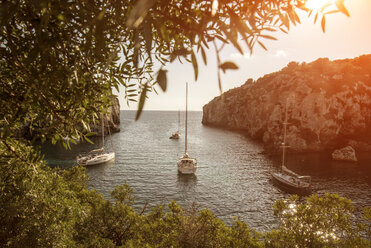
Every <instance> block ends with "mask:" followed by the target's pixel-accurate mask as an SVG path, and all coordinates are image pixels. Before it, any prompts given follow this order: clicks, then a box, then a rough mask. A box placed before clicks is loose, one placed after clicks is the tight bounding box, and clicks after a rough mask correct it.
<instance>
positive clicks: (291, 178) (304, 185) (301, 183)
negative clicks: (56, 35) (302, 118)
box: [271, 103, 312, 195]
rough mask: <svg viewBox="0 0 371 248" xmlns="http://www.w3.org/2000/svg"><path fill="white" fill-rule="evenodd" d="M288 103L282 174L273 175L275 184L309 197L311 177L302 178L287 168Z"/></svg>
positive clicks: (290, 191) (284, 124)
mask: <svg viewBox="0 0 371 248" xmlns="http://www.w3.org/2000/svg"><path fill="white" fill-rule="evenodd" d="M287 125H288V122H287V103H286V109H285V121H284V123H283V126H284V133H283V142H282V165H281V171H280V172H274V173H271V176H272V180H273V183H274V184H276V185H277V186H278V187H280V188H281V189H283V190H285V191H287V192H289V193H294V194H299V195H307V194H310V193H311V185H312V181H311V177H310V176H301V175H298V174H296V173H295V172H293V171H291V170H289V169H288V168H287V167H286V166H285V156H286V148H287V147H288V146H287V145H286V132H287Z"/></svg>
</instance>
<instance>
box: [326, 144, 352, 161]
mask: <svg viewBox="0 0 371 248" xmlns="http://www.w3.org/2000/svg"><path fill="white" fill-rule="evenodd" d="M332 159H333V160H341V161H350V162H357V157H356V151H355V150H354V149H353V147H351V146H347V147H344V148H341V149H338V150H335V151H334V152H333V153H332Z"/></svg>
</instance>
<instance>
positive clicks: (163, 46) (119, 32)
mask: <svg viewBox="0 0 371 248" xmlns="http://www.w3.org/2000/svg"><path fill="white" fill-rule="evenodd" d="M305 2H306V0H294V1H293V0H264V1H262V0H249V1H240V0H219V1H218V0H210V1H207V0H190V1H176V0H171V1H168V0H157V1H156V0H136V1H133V0H129V1H121V0H110V1H105V0H82V1H69V0H58V1H57V0H37V1H36V0H35V1H33V0H32V1H24V0H20V1H19V0H12V1H3V2H2V3H1V5H0V6H1V8H0V11H1V12H0V13H1V14H0V23H1V26H0V44H1V45H0V67H1V72H0V84H1V88H0V96H1V98H0V99H1V100H0V101H1V109H2V110H1V114H0V123H1V124H0V126H1V137H2V138H3V139H4V138H7V137H10V136H12V135H13V134H14V133H15V132H16V131H17V130H18V129H19V128H20V127H21V126H23V125H25V124H27V125H28V126H29V127H30V128H31V131H32V130H33V129H37V132H35V133H34V134H35V135H36V137H37V138H45V137H49V138H53V139H54V140H56V141H60V140H62V137H65V136H71V135H74V136H80V135H82V132H81V128H80V129H78V128H77V127H81V126H83V127H85V128H86V129H89V123H91V122H92V121H93V120H94V119H96V118H97V116H96V114H97V113H99V112H102V111H105V110H106V109H107V107H108V106H109V105H110V104H111V99H112V96H113V93H112V88H116V89H117V90H118V89H119V85H122V86H123V88H124V90H125V98H126V100H127V103H129V102H130V101H137V100H139V111H138V116H139V114H140V111H141V109H142V108H143V104H144V102H145V99H146V93H147V92H148V91H151V90H155V91H156V88H154V85H155V84H158V85H159V86H160V88H161V89H162V90H163V91H165V90H166V85H167V80H166V71H165V70H163V69H162V67H161V66H160V68H158V66H157V67H155V66H154V63H155V62H156V63H157V64H160V65H165V64H166V63H170V62H172V61H174V60H176V59H177V60H181V61H187V62H190V63H192V64H193V68H194V74H195V79H196V80H197V76H198V64H199V61H197V59H196V54H201V55H202V58H203V62H204V63H205V64H206V63H207V56H206V52H205V51H206V50H207V49H210V48H211V46H215V51H216V53H217V58H218V66H219V68H220V70H222V71H224V72H225V71H226V70H229V69H237V68H238V67H237V66H236V65H235V64H233V63H232V62H230V61H222V58H220V56H219V52H220V50H221V49H222V48H223V46H224V45H225V44H232V45H233V46H234V47H235V48H236V49H237V50H238V51H239V52H241V53H243V51H244V49H243V46H246V47H247V48H248V50H250V52H253V48H254V46H255V45H256V44H258V45H260V46H262V47H263V48H265V49H266V47H265V45H264V39H275V38H274V37H273V36H272V35H271V33H273V32H276V31H282V32H287V31H288V30H289V28H290V25H295V24H297V23H300V19H299V17H298V14H297V12H298V11H306V12H308V13H311V11H310V10H309V9H307V8H306V7H305ZM335 3H336V5H334V4H333V6H329V5H325V6H324V7H323V9H321V10H320V11H319V13H316V14H315V15H316V16H315V19H317V15H318V14H319V15H322V16H323V17H322V20H324V17H325V15H326V14H327V13H330V12H331V11H330V10H332V12H334V8H335V12H336V11H342V12H344V13H346V14H348V12H347V11H346V9H345V7H344V5H343V0H337V1H335ZM329 8H332V9H329ZM328 9H329V11H328ZM322 24H323V28H324V21H322ZM155 69H156V71H154V70H155ZM217 73H219V71H218V72H217ZM219 86H220V88H221V82H220V77H219ZM138 94H140V96H138ZM138 98H139V99H138Z"/></svg>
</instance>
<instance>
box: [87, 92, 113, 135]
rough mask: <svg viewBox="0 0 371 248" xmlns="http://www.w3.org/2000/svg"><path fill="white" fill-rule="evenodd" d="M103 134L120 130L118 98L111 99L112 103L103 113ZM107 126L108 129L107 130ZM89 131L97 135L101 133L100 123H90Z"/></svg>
mask: <svg viewBox="0 0 371 248" xmlns="http://www.w3.org/2000/svg"><path fill="white" fill-rule="evenodd" d="M103 119H104V135H108V134H109V132H110V133H116V132H120V102H119V99H118V98H115V99H114V100H113V105H112V106H111V107H109V109H108V113H107V114H105V115H104V118H103ZM108 128H109V130H108ZM91 131H92V132H95V133H97V136H101V135H102V127H101V124H100V123H97V124H96V125H94V124H92V125H91Z"/></svg>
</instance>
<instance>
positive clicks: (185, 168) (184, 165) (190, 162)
mask: <svg viewBox="0 0 371 248" xmlns="http://www.w3.org/2000/svg"><path fill="white" fill-rule="evenodd" d="M187 122H188V83H187V84H186V118H185V149H184V155H183V157H180V158H179V159H178V163H177V165H178V171H179V172H180V173H182V174H194V173H196V170H197V160H196V159H195V158H191V157H189V155H188V152H187V134H188V129H187V124H188V123H187Z"/></svg>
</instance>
